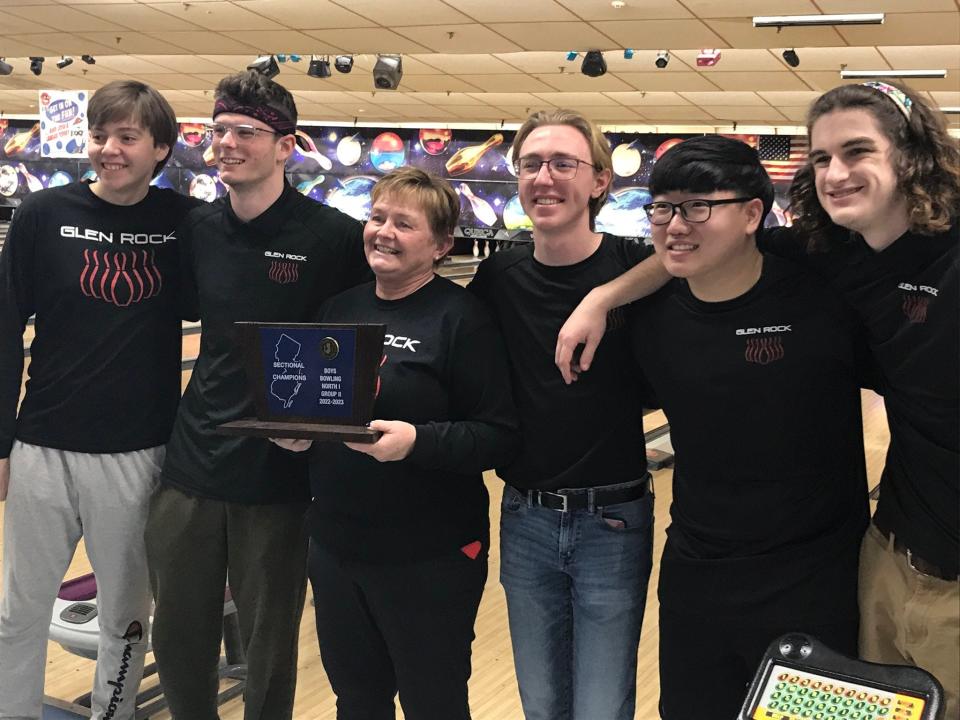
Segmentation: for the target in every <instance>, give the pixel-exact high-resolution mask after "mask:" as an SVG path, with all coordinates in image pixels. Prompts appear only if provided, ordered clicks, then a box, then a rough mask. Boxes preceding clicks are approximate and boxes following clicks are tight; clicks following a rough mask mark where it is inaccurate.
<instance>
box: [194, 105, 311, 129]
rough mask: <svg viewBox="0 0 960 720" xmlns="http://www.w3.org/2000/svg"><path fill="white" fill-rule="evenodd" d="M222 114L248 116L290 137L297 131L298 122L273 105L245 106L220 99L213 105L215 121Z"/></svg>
mask: <svg viewBox="0 0 960 720" xmlns="http://www.w3.org/2000/svg"><path fill="white" fill-rule="evenodd" d="M220 113H236V114H237V115H246V116H247V117H252V118H254V119H255V120H259V121H260V122H262V123H264V124H266V125H269V126H270V127H271V128H273V129H274V130H276V131H277V132H278V133H280V134H281V135H290V134H292V133H293V131H294V130H296V129H297V121H296V120H293V119H291V117H290V115H289V114H287V112H286V111H285V110H282V109H281V108H277V107H274V106H273V105H244V104H243V103H239V102H234V101H233V100H231V99H230V98H220V99H219V100H217V101H216V102H215V103H214V105H213V119H214V120H216V119H217V115H219V114H220Z"/></svg>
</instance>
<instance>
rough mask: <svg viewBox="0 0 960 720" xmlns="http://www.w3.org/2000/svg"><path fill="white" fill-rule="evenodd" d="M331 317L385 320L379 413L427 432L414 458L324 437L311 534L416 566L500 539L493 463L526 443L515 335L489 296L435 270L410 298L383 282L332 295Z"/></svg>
mask: <svg viewBox="0 0 960 720" xmlns="http://www.w3.org/2000/svg"><path fill="white" fill-rule="evenodd" d="M320 320H321V322H348V323H360V322H362V323H382V324H385V325H386V326H387V336H386V340H385V343H384V357H385V360H384V362H383V364H382V365H381V368H380V390H379V394H378V396H377V400H376V405H375V407H374V417H375V418H378V419H382V420H404V421H406V422H409V423H412V424H413V425H415V426H416V429H417V440H416V444H415V445H414V448H413V451H412V452H411V454H410V455H409V456H408V457H406V458H404V459H403V460H399V461H395V462H382V463H381V462H378V461H377V460H375V459H373V458H371V457H370V456H368V455H365V454H363V453H359V452H354V451H353V450H350V449H349V448H347V447H346V446H345V445H343V444H342V443H332V442H324V443H315V444H314V447H313V449H312V450H311V460H310V479H311V486H312V490H313V495H314V502H313V507H312V509H311V513H310V530H311V535H312V536H313V538H314V540H315V541H316V542H319V543H320V544H322V545H323V546H325V547H327V548H328V549H330V550H331V551H332V552H334V553H336V554H338V555H340V556H342V557H346V558H350V559H355V560H356V559H359V560H364V561H369V562H398V561H400V562H405V561H412V560H419V559H424V558H427V557H432V556H439V555H443V554H445V553H448V552H450V551H455V550H456V549H457V548H460V547H463V546H464V545H467V544H469V543H472V542H474V541H477V540H479V541H480V542H482V543H483V545H484V547H486V546H487V544H488V538H489V527H488V523H489V521H488V507H487V491H486V488H485V487H484V484H483V478H482V475H481V473H482V471H483V470H485V469H489V468H491V467H493V466H494V465H497V464H501V463H504V462H506V461H508V460H509V459H510V458H511V457H512V456H513V455H514V454H515V451H516V449H517V448H518V446H519V440H520V438H519V433H518V432H517V430H518V426H517V420H516V413H515V410H514V408H513V401H512V399H511V395H510V379H509V372H508V370H507V361H506V354H505V353H504V350H503V343H502V342H501V340H500V337H499V334H498V333H497V330H496V328H495V326H494V325H493V322H492V321H491V320H490V318H489V316H488V314H487V313H486V311H485V309H484V308H483V307H482V305H481V303H480V302H479V301H478V300H477V299H476V298H475V297H473V296H472V295H470V294H469V293H468V292H466V291H465V290H464V289H463V288H461V287H459V286H457V285H455V284H454V283H452V282H450V281H449V280H446V279H444V278H440V277H434V279H433V280H431V281H430V282H429V283H427V284H426V285H425V286H424V287H422V288H420V289H419V290H417V291H416V292H415V293H413V294H411V295H409V296H407V297H405V298H401V299H399V300H382V299H380V298H378V297H376V294H375V292H374V285H373V284H372V283H370V284H367V285H362V286H359V287H356V288H353V289H352V290H347V291H346V292H344V293H341V294H340V295H338V296H336V297H334V298H332V299H331V300H329V301H328V302H327V303H326V304H325V305H324V307H323V309H322V311H321V317H320Z"/></svg>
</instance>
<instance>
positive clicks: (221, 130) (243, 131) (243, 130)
mask: <svg viewBox="0 0 960 720" xmlns="http://www.w3.org/2000/svg"><path fill="white" fill-rule="evenodd" d="M204 127H206V129H207V132H208V133H211V134H212V135H213V136H214V137H215V138H217V139H218V140H219V139H221V138H223V136H224V135H226V134H227V133H228V132H231V133H233V137H234V138H236V139H237V140H239V141H240V142H249V141H250V140H253V139H254V138H255V137H256V136H257V135H259V134H260V133H270V134H271V135H280V133H278V132H277V131H276V130H270V129H269V128H259V127H254V126H253V125H226V124H225V123H209V124H207V125H205V126H204Z"/></svg>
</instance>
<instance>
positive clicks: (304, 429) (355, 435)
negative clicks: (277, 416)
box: [217, 418, 381, 443]
mask: <svg viewBox="0 0 960 720" xmlns="http://www.w3.org/2000/svg"><path fill="white" fill-rule="evenodd" d="M217 432H218V433H221V434H223V435H246V436H248V437H264V438H272V437H273V438H296V439H298V440H331V441H341V442H342V441H344V440H346V441H348V442H357V443H373V442H376V441H377V440H378V439H380V435H381V433H380V431H379V430H371V429H370V428H368V427H366V426H363V425H359V426H357V425H322V424H318V423H295V422H276V421H268V420H257V419H256V418H244V419H243V420H234V421H233V422H228V423H223V424H222V425H218V426H217Z"/></svg>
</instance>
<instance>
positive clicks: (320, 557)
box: [310, 542, 487, 720]
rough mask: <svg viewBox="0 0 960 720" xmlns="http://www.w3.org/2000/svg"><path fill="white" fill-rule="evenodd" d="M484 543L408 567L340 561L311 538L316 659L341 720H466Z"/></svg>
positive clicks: (484, 563) (483, 578) (483, 574)
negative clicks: (477, 549) (478, 549)
mask: <svg viewBox="0 0 960 720" xmlns="http://www.w3.org/2000/svg"><path fill="white" fill-rule="evenodd" d="M486 579H487V548H484V549H483V551H482V553H481V554H480V555H478V556H477V558H476V559H475V560H471V559H470V558H468V557H467V556H466V555H464V554H463V553H462V552H461V551H459V550H455V551H453V552H451V553H449V554H448V555H446V556H443V557H439V558H435V559H431V560H426V561H420V562H414V563H408V564H389V565H371V564H365V563H354V562H346V561H343V560H341V559H338V558H336V557H334V556H333V555H331V554H330V553H329V552H327V551H326V550H324V549H323V548H322V547H319V546H318V545H317V544H316V543H313V542H311V544H310V582H311V584H312V585H313V596H314V600H315V604H316V614H317V637H318V639H319V642H320V656H321V658H322V659H323V666H324V668H325V669H326V671H327V676H328V677H329V678H330V685H331V686H332V687H333V691H334V692H335V693H336V695H337V718H338V720H393V719H394V717H395V713H394V704H393V698H394V696H395V695H396V694H397V692H398V691H399V693H400V705H401V706H402V707H403V713H404V716H405V717H406V718H407V720H469V718H470V707H469V704H468V702H467V680H468V679H469V678H470V645H471V643H472V642H473V637H474V635H473V624H474V621H475V620H476V617H477V609H478V607H479V605H480V596H481V595H482V594H483V586H484V583H485V582H486Z"/></svg>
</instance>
